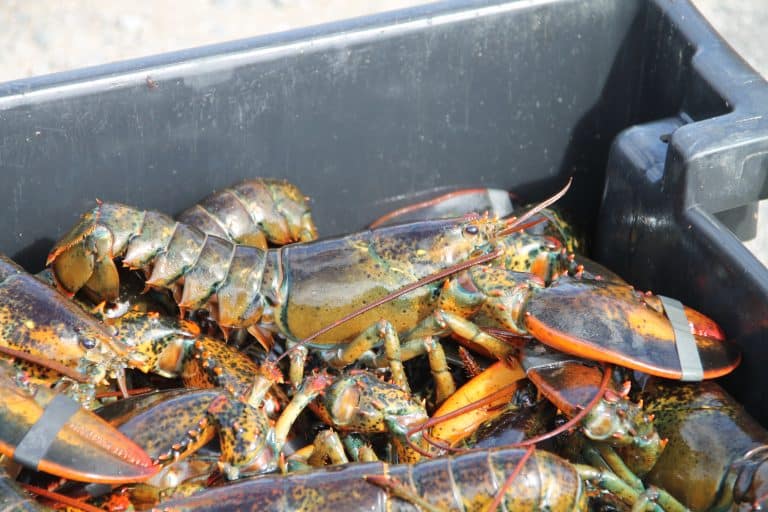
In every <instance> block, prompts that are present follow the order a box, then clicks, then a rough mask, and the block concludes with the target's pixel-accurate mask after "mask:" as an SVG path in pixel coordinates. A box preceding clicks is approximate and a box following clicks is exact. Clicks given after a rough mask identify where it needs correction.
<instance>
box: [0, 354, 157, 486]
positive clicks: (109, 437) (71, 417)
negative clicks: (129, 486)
mask: <svg viewBox="0 0 768 512" xmlns="http://www.w3.org/2000/svg"><path fill="white" fill-rule="evenodd" d="M0 393H1V394H0V396H2V400H0V415H2V421H0V453H2V454H3V455H6V456H8V457H13V458H14V459H15V460H17V462H20V463H21V464H22V465H24V466H27V467H31V468H33V469H37V470H40V471H45V472H46V473H51V474H53V475H56V476H60V477H63V478H68V479H71V480H78V481H86V482H99V483H108V484H119V483H129V482H140V481H143V480H146V479H148V478H150V477H151V476H152V475H154V474H155V473H157V471H158V470H159V467H158V466H156V465H154V464H153V463H152V460H151V459H150V458H149V456H148V455H147V454H146V453H145V452H144V450H142V449H141V448H140V447H139V446H137V445H136V444H135V443H134V442H133V441H131V440H130V439H128V438H127V437H125V436H124V435H123V434H121V433H120V432H118V431H117V430H116V429H115V428H114V427H112V426H111V425H109V423H107V422H105V421H104V420H102V419H101V418H99V417H98V416H96V415H95V414H93V413H91V412H90V411H87V410H85V409H83V408H82V407H80V406H79V405H78V404H77V403H75V402H72V401H71V400H70V399H68V398H66V397H64V396H63V395H57V394H55V393H53V392H51V391H50V390H48V389H47V388H42V387H41V388H38V389H37V390H36V393H35V396H34V397H33V396H32V395H31V394H30V393H28V392H27V391H26V390H24V389H23V388H21V387H19V386H17V385H16V383H15V382H14V380H13V379H12V378H11V377H10V375H9V373H8V372H7V371H6V369H5V368H3V369H2V370H1V371H0Z"/></svg>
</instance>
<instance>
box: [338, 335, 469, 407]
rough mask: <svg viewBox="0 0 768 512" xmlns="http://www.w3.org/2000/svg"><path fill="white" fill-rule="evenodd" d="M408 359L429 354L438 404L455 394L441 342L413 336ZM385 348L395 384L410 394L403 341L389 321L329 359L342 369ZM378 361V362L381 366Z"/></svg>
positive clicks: (340, 349)
mask: <svg viewBox="0 0 768 512" xmlns="http://www.w3.org/2000/svg"><path fill="white" fill-rule="evenodd" d="M408 342H409V343H408V346H407V348H408V351H407V357H408V359H410V358H413V357H416V356H418V355H421V354H424V353H426V354H427V355H428V358H429V366H430V369H431V371H432V375H433V376H434V378H435V385H436V390H437V402H438V403H442V401H443V400H445V398H447V397H449V396H450V395H452V394H453V392H454V391H455V390H456V384H455V383H454V381H453V376H452V375H451V373H450V371H449V370H448V363H447V361H446V359H445V352H444V351H443V348H442V346H441V345H440V344H439V342H438V341H437V340H436V339H435V338H434V336H431V335H429V334H425V335H421V333H418V334H417V335H415V336H414V335H410V333H409V340H408ZM379 344H383V347H384V356H385V358H386V363H387V365H388V366H389V369H390V371H391V374H392V382H393V383H394V384H396V385H397V386H399V387H400V388H402V389H403V390H404V391H405V392H406V393H410V385H409V384H408V379H407V378H406V376H405V369H404V368H403V361H404V360H406V359H405V358H403V354H402V346H401V343H400V338H399V337H398V335H397V331H395V328H394V326H393V325H392V324H391V323H390V322H388V321H387V320H381V321H379V322H377V323H375V324H374V325H372V326H370V327H368V328H367V329H366V330H364V331H363V332H362V333H361V334H360V335H358V336H357V337H355V339H353V340H352V341H351V342H350V343H347V344H345V345H344V346H342V347H341V348H339V349H338V350H337V351H336V353H334V354H333V355H332V356H331V358H330V359H329V363H330V364H331V365H333V366H336V367H339V368H342V367H344V366H347V365H350V364H352V363H354V362H355V361H358V360H360V359H362V358H363V355H364V354H366V353H368V352H369V351H370V350H372V349H373V348H374V347H376V346H377V345H379ZM378 363H379V361H378V360H377V361H376V363H375V364H376V365H377V366H378Z"/></svg>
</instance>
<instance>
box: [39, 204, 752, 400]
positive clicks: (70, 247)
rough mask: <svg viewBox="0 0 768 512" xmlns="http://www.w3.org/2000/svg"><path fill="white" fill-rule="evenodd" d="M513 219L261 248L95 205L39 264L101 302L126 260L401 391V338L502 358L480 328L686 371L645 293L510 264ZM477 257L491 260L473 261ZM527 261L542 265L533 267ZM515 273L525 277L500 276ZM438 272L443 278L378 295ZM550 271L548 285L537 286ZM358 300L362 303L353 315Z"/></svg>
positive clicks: (549, 258) (557, 252)
mask: <svg viewBox="0 0 768 512" xmlns="http://www.w3.org/2000/svg"><path fill="white" fill-rule="evenodd" d="M556 197H557V196H556ZM515 222H516V223H517V224H520V223H522V220H521V219H517V221H515ZM510 224H511V221H510V220H504V219H503V220H498V219H490V218H484V217H480V218H477V217H473V218H470V219H466V218H464V219H451V220H438V221H428V222H417V223H413V224H406V225H398V226H392V227H386V228H382V229H378V230H369V231H365V232H361V233H357V234H353V235H348V236H345V237H339V238H333V239H327V240H322V241H317V242H309V243H302V244H294V245H289V246H286V247H282V248H278V249H270V250H266V251H264V250H261V249H258V248H253V247H245V246H239V245H235V244H232V243H230V242H227V241H225V240H223V239H220V238H218V237H215V236H213V235H206V234H205V233H203V232H202V231H200V230H197V229H196V228H193V227H190V226H186V225H184V224H180V223H177V222H175V221H172V220H171V219H170V218H168V217H165V216H163V215H161V214H156V213H152V212H146V213H145V212H139V211H137V210H133V209H131V208H129V207H126V206H122V205H110V204H102V205H100V206H99V207H97V209H96V210H94V211H93V212H89V213H88V214H86V215H85V216H84V217H83V219H82V220H81V222H80V223H79V224H78V225H77V226H75V228H74V229H73V230H72V231H70V232H69V234H67V235H66V236H65V237H64V239H62V241H60V242H59V243H58V244H57V245H56V247H55V248H54V249H53V250H52V251H51V253H50V256H49V259H48V260H49V263H50V264H51V265H52V269H53V272H54V274H55V277H56V281H57V283H58V284H59V286H60V287H62V288H63V289H64V290H65V291H67V292H69V293H75V292H77V291H78V290H80V289H81V288H86V289H87V290H89V291H90V293H92V294H93V295H95V296H96V297H98V298H100V299H111V298H112V297H115V296H116V293H117V285H118V281H117V279H116V277H115V276H116V275H117V273H116V272H117V271H116V267H115V265H114V262H113V259H115V258H117V257H122V260H123V264H124V265H126V266H129V267H131V268H139V269H144V270H145V271H146V273H147V274H148V276H149V278H148V280H147V285H148V286H151V287H160V288H169V289H172V290H174V291H175V296H176V298H177V300H178V303H179V306H180V308H182V309H197V308H208V309H209V310H211V311H212V312H214V315H213V316H214V317H215V318H217V319H218V321H219V323H220V324H221V325H223V326H225V327H230V326H231V327H246V326H255V324H256V322H257V321H259V320H261V325H260V328H269V329H273V330H276V331H278V332H279V333H280V334H282V335H283V336H285V337H286V338H287V339H288V340H289V341H293V342H296V341H299V340H302V339H305V338H308V337H309V336H310V335H312V336H313V337H312V339H311V344H310V346H311V347H315V348H324V349H328V348H332V349H334V350H332V351H330V352H328V351H326V355H327V358H328V360H329V362H330V363H331V364H332V365H334V366H337V367H342V366H345V365H348V364H350V363H352V362H355V361H357V360H358V359H359V358H360V357H361V356H362V355H363V354H365V353H367V352H368V351H369V349H371V348H373V347H375V346H377V345H380V344H383V345H384V347H385V352H386V353H387V356H388V358H389V360H390V361H391V363H390V367H391V368H392V371H393V376H394V378H395V381H396V382H397V383H398V384H400V383H401V382H402V381H403V380H404V379H402V378H401V375H402V372H401V367H400V366H399V365H400V360H401V357H400V355H399V354H398V348H397V347H398V345H399V343H398V341H399V338H400V337H403V338H404V339H405V342H406V344H405V346H406V347H407V348H408V351H407V353H408V354H409V357H412V356H413V355H417V354H419V353H424V352H425V351H426V346H425V343H424V341H425V340H432V339H434V338H436V337H439V336H444V335H446V334H448V333H455V334H458V335H460V336H462V337H464V338H468V339H470V340H472V341H473V342H475V343H479V344H481V345H483V346H485V348H486V350H487V351H488V352H490V353H491V354H494V355H496V356H499V357H502V356H506V355H507V354H508V353H509V347H508V346H507V344H505V343H503V342H501V341H499V340H498V339H496V338H494V337H493V336H491V335H489V334H488V333H487V332H485V331H484V330H483V329H485V328H500V329H503V330H505V331H509V332H512V333H515V334H518V335H521V336H533V337H534V338H536V339H537V340H539V341H541V342H543V343H545V344H547V345H550V346H552V347H554V348H556V349H558V350H563V351H565V352H569V353H572V354H574V355H579V356H584V357H587V358H590V359H595V360H600V361H605V362H611V363H616V364H620V365H624V366H627V367H630V368H634V369H638V370H641V371H645V372H648V373H651V374H655V375H659V376H665V377H669V378H675V379H680V378H681V377H683V376H684V375H683V371H682V367H681V364H680V362H679V359H678V353H677V350H676V349H677V345H676V334H675V330H674V329H673V326H672V324H671V323H670V321H669V320H668V318H667V316H666V314H665V313H666V311H665V310H664V308H662V307H661V302H660V300H659V299H658V298H657V297H656V296H654V295H650V294H645V293H641V292H637V291H635V290H634V289H632V288H631V287H630V286H629V285H627V284H625V283H623V282H619V281H616V280H613V279H597V278H593V277H591V274H590V273H589V272H586V271H582V270H581V268H580V267H578V266H577V267H576V271H574V272H571V273H568V274H565V275H563V274H562V273H559V272H557V271H555V270H552V269H553V268H555V267H553V265H552V262H553V261H557V262H559V263H558V264H560V265H562V266H563V267H564V268H570V267H572V266H573V265H574V260H573V259H572V258H571V257H570V256H569V255H567V254H566V253H565V252H564V251H563V250H562V248H561V247H558V246H557V245H552V247H551V250H543V251H541V252H540V253H538V254H536V255H535V258H534V257H533V255H530V254H529V256H521V255H520V253H519V241H520V238H521V236H520V235H518V233H515V232H513V233H509V232H510V231H512V230H511V229H510ZM523 234H524V235H525V236H529V235H527V234H525V231H523ZM549 238H551V237H549ZM541 247H542V248H543V249H547V248H548V246H547V245H546V244H544V245H541ZM477 255H480V256H478V258H477V259H475V258H474V257H473V256H477ZM483 255H484V256H483ZM483 258H485V259H492V260H493V261H491V262H490V263H489V264H483V265H471V264H472V263H473V262H476V261H482V259H483ZM532 258H533V259H534V260H535V261H537V262H538V261H540V262H544V263H545V264H542V265H541V267H542V269H541V270H537V266H536V265H535V264H534V262H533V261H532ZM457 263H458V264H463V265H465V266H469V267H470V268H468V269H466V270H464V271H461V272H457V269H456V268H455V267H452V265H454V264H457ZM517 265H522V266H523V267H528V269H529V270H534V271H535V273H530V272H518V271H516V270H510V268H512V269H514V268H516V266H517ZM440 272H442V274H439V273H440ZM435 274H438V275H441V276H442V275H446V274H447V275H451V274H453V275H452V276H451V277H449V278H448V279H444V278H443V279H440V280H438V281H437V282H433V283H431V284H424V285H420V286H418V287H414V288H413V289H410V288H408V289H409V290H410V291H409V292H408V293H406V294H404V295H402V296H399V297H397V298H395V299H393V300H386V301H385V300H383V299H384V298H385V297H387V296H388V295H389V294H392V293H394V292H396V291H397V290H402V289H403V287H405V286H407V285H412V286H413V285H414V283H416V284H421V282H422V281H420V280H422V279H429V278H433V279H434V275H435ZM537 274H538V275H537ZM549 275H551V276H556V277H557V278H556V279H553V280H552V281H551V282H550V283H548V282H547V278H548V276H549ZM105 276H106V277H105ZM361 305H365V306H366V307H364V308H363V311H362V312H361V311H360V310H361ZM684 311H685V314H686V316H687V320H688V323H689V324H690V327H689V328H690V330H691V331H692V333H693V336H694V339H695V341H694V344H695V352H697V353H698V358H699V360H700V364H701V366H702V368H703V376H704V377H705V378H713V377H717V376H720V375H723V374H725V373H728V372H729V371H731V370H732V369H733V368H734V367H735V366H736V365H737V364H738V361H739V352H738V351H737V350H736V348H735V347H734V346H733V345H732V344H730V343H725V342H723V339H722V338H723V335H722V332H721V331H720V330H719V328H718V327H717V326H716V325H715V324H714V322H712V321H711V320H710V319H708V318H707V317H705V316H704V315H701V314H700V313H697V312H695V311H693V310H691V309H689V308H685V310H684ZM355 312H357V313H360V314H356V313H355ZM353 314H354V315H355V316H354V318H352V319H350V320H348V321H344V322H343V323H342V322H341V320H342V319H344V318H345V316H353ZM469 318H471V319H472V320H473V321H472V322H470V321H469V320H468V319H469ZM382 319H386V320H383V321H382ZM480 327H482V328H483V329H481V328H480ZM321 329H324V330H322V331H321V334H319V335H318V334H317V333H318V331H320V330H321ZM408 342H412V343H411V344H408ZM403 352H406V351H403ZM435 371H436V372H437V371H439V370H435ZM444 394H449V393H444Z"/></svg>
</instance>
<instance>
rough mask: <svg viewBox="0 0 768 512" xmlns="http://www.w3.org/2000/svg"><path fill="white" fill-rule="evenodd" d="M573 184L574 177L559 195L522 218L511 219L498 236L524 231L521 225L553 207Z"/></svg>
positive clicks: (546, 200) (526, 213)
mask: <svg viewBox="0 0 768 512" xmlns="http://www.w3.org/2000/svg"><path fill="white" fill-rule="evenodd" d="M571 183H573V176H571V177H570V178H568V183H566V184H565V186H564V187H563V188H562V189H561V190H560V191H559V192H558V193H557V194H555V195H553V196H552V197H550V198H549V199H545V200H544V201H542V202H540V203H539V204H537V205H536V206H534V207H533V208H531V209H530V210H528V211H527V212H525V213H524V214H523V215H521V216H520V217H517V218H512V219H510V220H509V224H507V227H506V228H504V229H502V230H501V231H500V232H498V233H497V234H496V236H504V235H508V234H510V233H514V232H515V231H519V230H520V229H522V228H521V227H520V224H522V223H523V222H525V221H527V220H528V219H530V218H531V217H533V216H534V215H536V214H537V213H539V212H540V211H541V210H543V209H544V208H547V207H549V206H551V205H553V204H554V203H556V202H557V201H558V200H559V199H560V198H561V197H563V196H564V195H565V193H566V192H568V189H569V188H571Z"/></svg>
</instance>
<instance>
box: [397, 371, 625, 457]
mask: <svg viewBox="0 0 768 512" xmlns="http://www.w3.org/2000/svg"><path fill="white" fill-rule="evenodd" d="M611 373H612V367H611V365H609V364H604V365H603V380H602V381H600V386H599V387H598V389H597V392H596V393H595V396H594V397H592V399H591V400H590V401H589V403H588V404H587V405H586V406H585V407H584V408H583V409H582V410H580V411H579V412H578V413H577V414H575V415H574V416H573V418H571V419H570V420H568V421H566V422H565V423H563V424H562V425H560V426H559V427H557V428H556V429H554V430H551V431H549V432H545V433H543V434H541V435H538V436H535V437H531V438H529V439H525V440H524V441H520V442H518V443H514V444H511V445H509V446H508V448H522V447H524V446H533V445H535V444H538V443H540V442H542V441H546V440H547V439H550V438H552V437H555V436H557V435H560V434H562V433H563V432H565V431H567V430H570V429H572V428H573V427H575V426H576V425H577V424H578V423H579V422H580V421H581V420H583V419H584V417H585V416H586V415H587V414H589V412H590V411H591V410H592V409H594V407H595V406H596V405H597V403H598V402H599V401H600V400H601V399H602V398H603V396H604V395H605V392H606V391H607V389H608V382H609V381H610V379H611ZM510 385H511V384H510ZM505 388H506V386H505ZM505 388H502V389H499V390H497V391H495V392H494V393H493V394H492V395H489V396H488V397H485V398H483V399H481V400H478V401H477V402H474V403H471V404H467V405H465V406H464V407H461V408H460V409H456V410H455V411H452V412H450V413H448V414H445V415H442V416H437V417H434V418H430V419H429V420H427V421H426V422H425V423H423V424H421V425H419V426H417V427H414V428H412V429H411V430H409V431H408V432H406V434H405V439H406V441H408V444H409V445H410V446H411V447H412V448H414V449H415V450H416V451H418V452H420V453H421V451H420V450H419V449H418V447H416V446H415V445H414V444H411V441H410V439H411V436H412V435H413V434H415V433H417V432H419V431H423V432H422V436H423V435H424V434H425V433H426V428H429V427H432V426H434V425H435V424H437V423H441V422H443V421H446V420H449V419H451V418H453V417H455V416H458V415H460V414H462V413H464V412H467V411H470V410H473V409H477V408H479V407H481V406H483V405H485V404H486V403H490V402H492V399H491V397H494V398H495V396H496V395H497V394H498V395H501V394H502V392H503V391H504V390H505ZM427 442H430V440H429V439H427ZM430 444H432V443H431V442H430ZM437 447H438V448H442V449H444V450H447V451H450V452H455V453H466V452H471V451H474V450H466V449H462V448H452V447H447V446H445V445H443V444H442V443H440V444H439V445H437Z"/></svg>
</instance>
